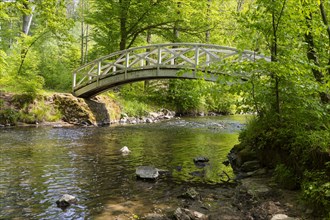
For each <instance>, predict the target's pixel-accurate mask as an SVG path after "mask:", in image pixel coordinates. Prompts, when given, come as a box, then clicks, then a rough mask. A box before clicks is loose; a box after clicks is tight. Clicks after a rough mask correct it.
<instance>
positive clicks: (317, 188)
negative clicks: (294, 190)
mask: <svg viewBox="0 0 330 220" xmlns="http://www.w3.org/2000/svg"><path fill="white" fill-rule="evenodd" d="M329 168H330V167H329V162H328V172H329ZM302 197H303V199H304V200H305V201H306V202H307V203H308V205H310V207H313V208H314V209H315V210H316V211H317V212H319V213H320V214H324V215H328V216H326V217H330V216H329V213H330V176H329V173H328V174H326V173H325V172H320V171H306V172H305V173H304V180H303V182H302Z"/></svg>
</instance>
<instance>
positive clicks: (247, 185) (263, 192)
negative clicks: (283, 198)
mask: <svg viewBox="0 0 330 220" xmlns="http://www.w3.org/2000/svg"><path fill="white" fill-rule="evenodd" d="M241 183H242V187H243V188H244V189H245V190H246V192H247V193H248V194H249V195H251V196H254V197H262V196H267V195H269V194H270V193H271V192H272V189H271V188H270V187H269V186H268V185H267V183H265V181H264V179H262V178H260V179H259V178H247V179H242V180H241Z"/></svg>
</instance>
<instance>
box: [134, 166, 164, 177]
mask: <svg viewBox="0 0 330 220" xmlns="http://www.w3.org/2000/svg"><path fill="white" fill-rule="evenodd" d="M136 176H137V177H139V178H142V179H156V178H157V177H158V176H159V173H158V169H156V168H154V167H151V166H140V167H138V168H136Z"/></svg>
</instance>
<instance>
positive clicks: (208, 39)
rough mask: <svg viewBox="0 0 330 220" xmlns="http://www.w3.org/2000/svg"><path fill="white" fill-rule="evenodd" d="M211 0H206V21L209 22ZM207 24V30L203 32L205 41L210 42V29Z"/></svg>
mask: <svg viewBox="0 0 330 220" xmlns="http://www.w3.org/2000/svg"><path fill="white" fill-rule="evenodd" d="M211 1H212V0H207V12H206V13H207V21H208V23H210V21H211V19H210V16H211V15H210V13H211ZM207 26H208V28H207V29H208V30H207V31H206V32H205V42H206V43H210V38H211V31H210V26H211V25H210V24H208V25H207Z"/></svg>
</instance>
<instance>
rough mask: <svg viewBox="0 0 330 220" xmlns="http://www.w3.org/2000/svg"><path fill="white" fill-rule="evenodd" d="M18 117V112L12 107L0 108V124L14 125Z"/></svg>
mask: <svg viewBox="0 0 330 220" xmlns="http://www.w3.org/2000/svg"><path fill="white" fill-rule="evenodd" d="M18 118H19V113H18V112H17V111H16V110H14V109H10V108H9V109H1V108H0V124H2V125H6V124H10V125H15V124H16V123H17V120H18Z"/></svg>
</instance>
